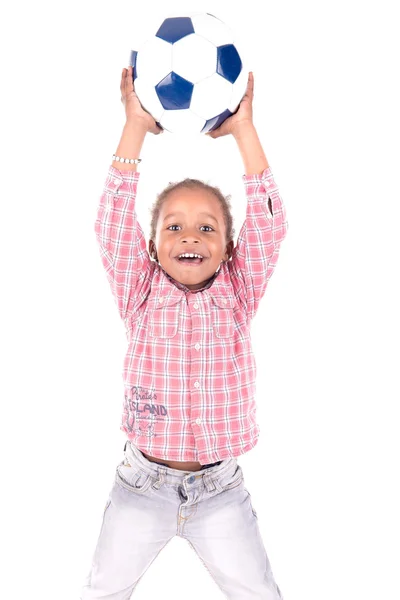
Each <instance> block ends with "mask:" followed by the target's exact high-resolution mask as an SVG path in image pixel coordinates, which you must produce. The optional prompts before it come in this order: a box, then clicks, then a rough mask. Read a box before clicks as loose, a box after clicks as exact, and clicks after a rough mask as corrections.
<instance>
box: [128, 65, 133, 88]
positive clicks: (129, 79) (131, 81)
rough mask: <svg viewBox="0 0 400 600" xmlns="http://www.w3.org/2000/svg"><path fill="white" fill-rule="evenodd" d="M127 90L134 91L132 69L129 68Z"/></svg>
mask: <svg viewBox="0 0 400 600" xmlns="http://www.w3.org/2000/svg"><path fill="white" fill-rule="evenodd" d="M128 89H129V90H133V89H134V83H133V67H129V69H128Z"/></svg>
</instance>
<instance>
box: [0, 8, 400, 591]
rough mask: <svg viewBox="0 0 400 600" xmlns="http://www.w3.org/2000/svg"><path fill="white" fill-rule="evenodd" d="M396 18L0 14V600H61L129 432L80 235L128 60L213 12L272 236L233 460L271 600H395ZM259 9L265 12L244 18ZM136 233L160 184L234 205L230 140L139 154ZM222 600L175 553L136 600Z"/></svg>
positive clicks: (379, 14) (118, 370)
mask: <svg viewBox="0 0 400 600" xmlns="http://www.w3.org/2000/svg"><path fill="white" fill-rule="evenodd" d="M394 9H395V2H389V1H385V0H381V1H380V2H379V3H378V2H375V3H373V2H368V1H367V2H361V1H359V2H356V1H354V0H353V1H352V0H346V1H343V0H338V1H337V2H332V3H328V2H317V1H316V0H314V1H313V0H303V1H302V2H297V1H294V0H291V1H290V0H287V1H283V0H279V1H278V0H269V1H267V2H259V1H258V0H257V1H256V0H246V2H245V3H232V2H230V1H220V2H215V1H214V2H208V4H203V3H201V4H197V3H192V2H188V1H185V2H169V3H168V6H167V5H166V4H165V3H162V2H159V3H158V2H152V1H150V0H148V1H146V2H140V3H138V2H133V1H130V2H128V1H118V2H100V1H97V2H93V1H88V0H86V1H85V0H80V1H79V2H78V1H77V0H70V1H69V2H65V3H57V2H53V3H50V2H43V1H39V2H32V3H28V2H25V3H24V2H23V3H22V4H21V3H14V4H13V5H12V6H11V7H8V8H7V12H6V13H5V14H4V12H3V16H2V19H1V22H2V25H1V29H2V32H1V36H0V37H1V42H0V43H1V56H2V75H1V78H2V84H3V85H2V89H3V91H2V94H1V103H2V110H1V123H0V125H1V152H2V155H1V166H2V175H1V187H2V189H1V196H2V198H1V207H2V208H1V219H0V223H1V236H0V243H1V265H2V266H1V271H2V284H1V287H2V294H1V322H0V327H1V329H0V331H1V352H2V360H1V390H0V392H1V396H0V397H1V431H0V434H1V435H0V439H1V448H0V456H1V462H2V464H1V482H2V496H1V504H2V507H1V511H0V514H1V551H2V559H1V571H2V580H1V595H2V597H4V598H7V600H14V599H18V600H21V599H22V598H24V599H28V598H34V599H36V598H40V599H41V600H73V599H76V600H78V598H79V595H80V589H81V584H82V582H83V578H84V576H85V575H86V573H87V571H88V570H89V567H90V561H91V555H92V552H93V550H94V545H95V543H96V540H97V535H98V532H99V528H100V524H101V518H102V512H103V508H104V505H105V502H106V499H107V496H108V493H109V490H110V488H111V485H112V482H113V478H114V471H115V466H116V464H117V463H118V462H119V461H120V460H121V455H122V450H123V443H124V435H123V434H122V432H121V431H120V430H119V423H120V412H121V407H122V399H123V398H122V396H123V385H122V361H123V357H124V353H125V350H126V337H125V330H124V326H123V323H122V321H120V319H119V315H118V312H117V309H116V306H115V304H114V300H113V298H112V296H111V293H110V290H109V286H108V282H107V280H106V277H105V274H104V272H103V269H102V265H101V262H100V256H99V252H98V248H97V246H96V242H95V236H94V229H93V228H94V219H95V214H96V209H97V203H98V200H99V197H100V194H101V191H102V187H103V183H104V181H105V177H106V174H107V169H108V166H109V164H110V163H111V157H112V154H113V153H114V152H115V150H116V148H117V145H118V142H119V139H120V135H121V131H122V127H123V123H124V109H123V106H122V104H121V102H120V90H119V85H120V77H121V71H122V68H123V67H126V66H128V60H129V55H130V50H131V48H134V49H135V47H137V45H138V43H139V41H141V40H142V39H143V38H145V39H147V38H148V37H150V36H151V35H153V34H154V33H155V31H156V29H157V28H158V26H159V24H160V23H161V22H162V20H163V19H164V18H165V17H166V16H168V14H169V13H171V12H179V11H181V12H182V11H183V12H187V11H188V10H200V11H203V12H207V11H208V12H211V13H212V14H215V15H216V16H218V17H219V18H220V19H222V20H223V21H224V22H225V23H226V24H227V25H229V26H230V27H231V29H233V31H234V32H236V33H237V34H238V36H239V37H240V39H241V42H242V48H243V51H244V52H245V53H246V54H247V57H246V59H247V62H248V68H249V69H250V70H252V71H253V72H254V78H255V97H254V122H255V125H256V127H257V130H258V133H259V136H260V139H261V140H262V143H263V146H264V149H265V152H266V155H267V157H268V159H269V162H270V165H271V168H272V171H273V173H274V176H275V179H276V181H277V183H278V186H279V187H280V191H281V194H282V197H283V199H284V202H285V204H286V208H287V214H288V220H289V232H288V236H287V238H286V240H285V242H284V244H283V245H282V248H281V254H280V259H279V262H278V266H277V269H276V271H275V274H274V275H273V278H272V280H271V282H270V285H269V288H268V290H267V293H266V296H265V298H264V299H263V301H262V304H261V306H260V309H259V312H258V315H257V316H256V319H255V321H254V325H253V342H254V351H255V354H256V358H257V365H258V383H257V390H258V419H259V423H260V426H261V438H260V441H259V443H258V445H257V446H256V448H254V449H253V450H252V451H251V452H249V453H248V454H246V455H244V456H242V457H240V459H239V464H241V466H242V468H243V472H244V476H245V481H246V487H247V488H248V489H249V490H250V491H251V494H252V500H253V504H254V507H255V509H256V510H257V512H258V516H259V524H260V528H261V532H262V536H263V539H264V543H265V546H266V549H267V553H268V555H269V558H270V561H271V564H272V568H273V571H274V574H275V578H276V580H277V582H278V584H279V586H280V587H281V589H282V592H283V594H284V597H285V600H291V599H299V600H320V599H321V598H323V599H324V600H337V599H339V598H340V600H353V599H354V598H360V599H361V598H362V599H363V600H376V599H377V598H381V599H383V598H385V600H398V599H399V597H400V582H399V564H400V550H399V535H400V523H399V506H400V492H399V456H400V444H399V419H398V406H397V404H398V403H399V399H400V393H399V382H398V379H399V341H398V340H399V333H400V331H399V329H400V328H399V319H398V307H399V305H400V302H399V300H400V298H399V294H398V276H399V267H398V263H399V258H400V252H399V244H398V218H399V209H398V204H399V200H400V194H399V189H400V185H399V179H400V177H399V164H400V163H399V158H400V156H399V135H400V127H399V106H400V98H399V92H398V56H399V54H400V48H399V43H398V40H399V35H398V20H397V18H395V13H394ZM261 11H262V12H261ZM141 156H142V159H143V162H142V164H141V165H140V167H139V170H140V171H141V180H140V188H139V193H138V215H139V219H140V221H141V223H142V224H143V227H144V229H145V231H146V233H148V223H149V211H148V209H149V207H150V205H151V203H152V202H153V200H154V199H155V195H156V193H158V192H159V191H161V189H163V188H164V187H165V186H166V185H167V184H168V182H169V181H177V180H179V179H181V178H184V177H186V176H190V177H199V178H203V179H204V180H207V181H210V182H211V183H212V184H213V185H219V186H220V187H221V189H222V191H223V192H224V193H226V194H229V193H230V194H232V203H233V206H234V216H235V227H236V233H238V231H239V229H240V226H241V223H242V219H243V217H244V214H245V197H244V187H243V184H242V175H243V173H244V170H243V165H242V162H241V158H240V154H239V151H238V149H237V147H236V145H235V141H234V139H233V138H228V137H226V138H221V139H219V140H212V139H210V138H205V137H203V136H199V137H195V138H194V139H192V140H185V142H183V141H182V140H180V139H178V138H175V137H174V136H172V135H171V134H167V133H165V134H164V135H162V136H157V137H156V136H153V135H151V134H149V135H148V136H147V138H146V140H145V145H144V147H143V151H142V154H141ZM164 593H167V594H171V595H172V594H173V595H174V597H175V599H176V600H178V599H182V600H183V599H186V598H188V596H190V598H191V599H192V600H200V599H203V598H205V597H207V598H210V599H211V598H212V599H214V598H215V600H217V599H219V598H222V597H223V596H222V593H221V592H220V590H219V589H218V588H217V586H216V584H215V583H214V581H213V580H212V579H211V577H210V575H209V574H208V572H207V571H206V569H205V568H204V566H203V565H202V564H201V562H200V561H199V560H198V559H197V557H196V555H195V553H194V552H192V551H191V550H190V549H189V545H188V544H187V542H186V541H185V540H183V539H182V538H175V539H174V540H172V542H171V543H170V544H169V545H168V546H167V547H166V548H165V549H164V550H163V552H162V553H161V554H160V555H159V556H158V558H157V560H156V561H155V562H154V563H153V564H152V565H151V567H150V569H149V570H148V571H147V573H146V574H145V576H144V577H143V579H142V580H141V583H140V585H139V587H138V589H137V592H136V593H135V594H134V597H135V598H137V599H138V600H140V599H144V598H158V597H159V596H160V595H161V594H164Z"/></svg>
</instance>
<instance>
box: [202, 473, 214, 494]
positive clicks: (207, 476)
mask: <svg viewBox="0 0 400 600" xmlns="http://www.w3.org/2000/svg"><path fill="white" fill-rule="evenodd" d="M203 481H204V485H205V486H206V489H207V492H213V491H214V490H215V489H216V487H215V484H214V481H213V479H212V477H211V473H210V470H209V469H206V470H205V473H204V475H203Z"/></svg>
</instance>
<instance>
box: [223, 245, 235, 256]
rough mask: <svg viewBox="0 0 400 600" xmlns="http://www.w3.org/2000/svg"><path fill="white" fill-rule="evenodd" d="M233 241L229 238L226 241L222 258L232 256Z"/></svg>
mask: <svg viewBox="0 0 400 600" xmlns="http://www.w3.org/2000/svg"><path fill="white" fill-rule="evenodd" d="M233 247H234V242H233V240H231V241H230V242H228V243H227V245H226V249H225V254H224V257H223V260H229V259H230V258H231V256H232V252H233Z"/></svg>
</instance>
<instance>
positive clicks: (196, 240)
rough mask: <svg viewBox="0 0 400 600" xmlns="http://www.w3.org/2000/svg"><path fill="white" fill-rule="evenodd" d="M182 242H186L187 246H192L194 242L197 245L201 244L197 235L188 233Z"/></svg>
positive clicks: (182, 238)
mask: <svg viewBox="0 0 400 600" xmlns="http://www.w3.org/2000/svg"><path fill="white" fill-rule="evenodd" d="M181 242H186V243H187V244H192V243H193V242H194V243H195V244H199V243H200V240H199V235H198V234H197V233H190V232H186V233H184V235H183V236H182V237H181Z"/></svg>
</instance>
